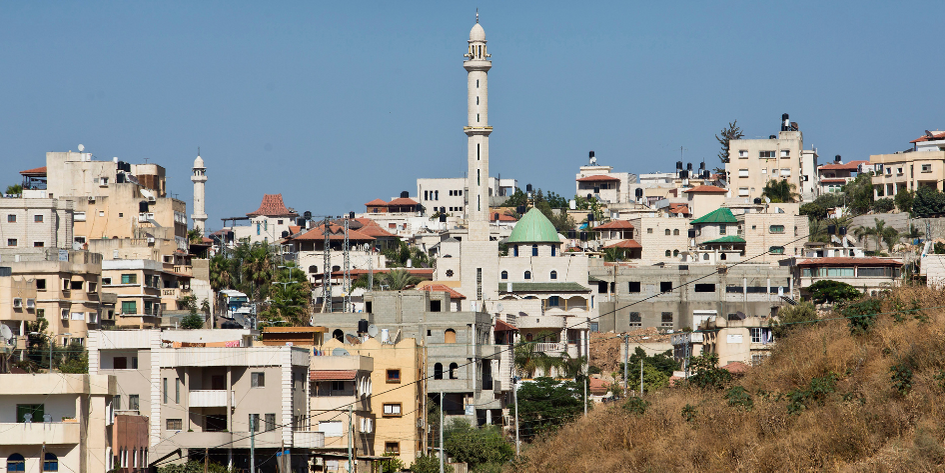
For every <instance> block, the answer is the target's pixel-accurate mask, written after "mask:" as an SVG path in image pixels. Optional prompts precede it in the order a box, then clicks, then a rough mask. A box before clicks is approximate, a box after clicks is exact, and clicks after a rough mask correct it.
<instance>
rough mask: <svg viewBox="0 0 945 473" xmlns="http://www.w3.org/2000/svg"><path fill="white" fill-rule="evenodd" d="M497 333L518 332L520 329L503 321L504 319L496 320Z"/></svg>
mask: <svg viewBox="0 0 945 473" xmlns="http://www.w3.org/2000/svg"><path fill="white" fill-rule="evenodd" d="M495 331H496V332H518V329H517V328H515V326H514V325H512V324H510V323H508V322H505V321H503V320H502V319H495Z"/></svg>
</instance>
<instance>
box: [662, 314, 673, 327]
mask: <svg viewBox="0 0 945 473" xmlns="http://www.w3.org/2000/svg"><path fill="white" fill-rule="evenodd" d="M660 327H669V328H672V327H673V313H672V312H663V314H662V318H661V320H660Z"/></svg>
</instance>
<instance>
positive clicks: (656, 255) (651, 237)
mask: <svg viewBox="0 0 945 473" xmlns="http://www.w3.org/2000/svg"><path fill="white" fill-rule="evenodd" d="M630 223H631V224H633V227H634V228H635V229H636V231H635V232H634V233H633V234H634V239H635V240H636V241H637V243H639V244H640V246H641V247H642V248H641V250H640V260H639V264H640V265H641V266H649V265H654V264H657V263H672V262H679V261H681V258H682V256H681V255H684V254H685V253H686V251H687V249H688V248H689V238H688V232H689V219H687V218H678V217H650V216H640V217H638V218H632V219H630Z"/></svg>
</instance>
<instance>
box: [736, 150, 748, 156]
mask: <svg viewBox="0 0 945 473" xmlns="http://www.w3.org/2000/svg"><path fill="white" fill-rule="evenodd" d="M738 157H739V158H747V157H748V150H747V149H740V150H738Z"/></svg>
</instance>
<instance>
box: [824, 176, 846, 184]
mask: <svg viewBox="0 0 945 473" xmlns="http://www.w3.org/2000/svg"><path fill="white" fill-rule="evenodd" d="M820 183H821V184H846V183H847V180H846V179H844V178H842V177H838V178H827V179H821V180H820Z"/></svg>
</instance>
